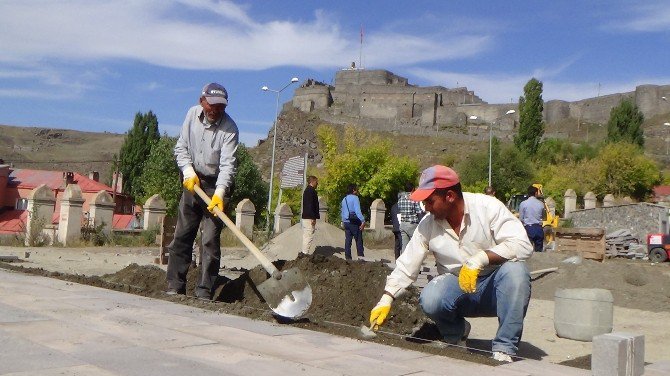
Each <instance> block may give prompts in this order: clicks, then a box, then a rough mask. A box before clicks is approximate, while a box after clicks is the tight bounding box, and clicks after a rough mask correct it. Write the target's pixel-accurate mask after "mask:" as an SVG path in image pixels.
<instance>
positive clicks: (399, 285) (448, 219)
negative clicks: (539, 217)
mask: <svg viewBox="0 0 670 376" xmlns="http://www.w3.org/2000/svg"><path fill="white" fill-rule="evenodd" d="M410 198H411V199H412V200H416V201H423V202H424V204H425V205H426V211H427V212H428V213H430V214H427V215H426V216H425V217H424V218H423V219H422V220H421V223H419V226H418V227H417V229H416V231H415V232H414V236H412V239H411V240H410V242H409V244H408V245H407V248H406V249H405V252H403V254H402V255H400V257H399V258H398V259H397V260H396V267H395V269H394V270H393V272H392V273H391V274H390V275H389V276H388V277H387V279H386V286H385V287H384V294H383V295H382V298H381V299H380V300H379V303H377V305H376V306H375V307H374V308H373V309H372V311H371V312H370V324H371V325H374V327H375V328H378V326H379V325H382V324H383V323H384V321H385V320H386V317H387V316H388V314H389V312H390V310H391V303H392V302H393V300H394V299H395V298H396V297H397V296H398V295H399V293H400V292H401V291H402V290H404V289H405V288H407V287H408V286H409V285H410V284H411V283H412V282H414V281H415V280H416V279H417V277H418V275H419V270H420V268H421V264H422V263H423V260H424V259H425V258H426V256H427V255H428V253H432V254H433V255H434V256H435V261H436V263H437V270H438V272H439V273H440V275H439V276H438V277H435V278H433V279H432V280H431V281H430V282H429V283H428V284H427V285H426V287H424V289H423V290H422V291H421V296H420V298H419V304H420V305H421V309H423V311H424V312H425V313H426V315H427V316H428V317H430V318H431V319H432V320H433V321H434V322H435V324H436V325H437V327H438V329H439V330H440V333H441V334H442V336H443V337H444V341H445V342H447V343H450V344H464V343H465V340H466V339H467V337H468V335H469V333H470V324H469V323H468V322H467V321H466V320H465V317H495V316H497V317H498V323H499V324H498V332H497V333H496V336H495V338H494V339H493V341H492V344H493V358H494V359H496V360H498V361H501V362H511V361H512V356H514V355H515V354H516V352H517V349H518V346H519V341H520V340H521V333H522V331H523V320H524V318H525V316H526V309H527V308H528V301H529V300H530V274H529V272H528V269H527V268H526V263H525V262H522V261H523V260H525V259H527V258H529V257H530V256H531V255H532V253H533V248H532V246H531V245H530V243H529V242H528V237H527V236H526V234H525V232H524V230H523V226H522V225H521V222H520V221H519V220H518V219H517V218H516V217H515V216H514V215H513V214H512V213H511V212H510V211H509V210H507V208H506V207H505V205H503V203H502V202H500V201H499V200H497V199H495V198H494V197H491V196H487V195H484V194H481V193H478V194H477V193H467V192H466V193H464V192H462V190H461V184H460V180H459V178H458V175H457V174H456V172H455V171H454V170H452V169H451V168H449V167H445V166H433V167H430V168H427V169H426V170H424V171H423V173H422V174H421V179H420V181H419V188H418V189H417V190H416V191H414V192H413V193H412V195H411V196H410Z"/></svg>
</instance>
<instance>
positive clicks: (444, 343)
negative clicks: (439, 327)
mask: <svg viewBox="0 0 670 376" xmlns="http://www.w3.org/2000/svg"><path fill="white" fill-rule="evenodd" d="M471 328H472V326H471V325H470V323H469V322H468V321H467V320H466V321H465V323H464V327H463V335H462V336H461V338H460V339H457V340H447V339H446V338H445V339H442V340H438V341H433V342H430V343H429V344H428V346H430V347H436V348H438V349H446V348H447V347H453V346H454V345H455V346H458V347H461V348H463V349H464V350H465V341H466V340H467V339H468V336H469V335H470V329H471Z"/></svg>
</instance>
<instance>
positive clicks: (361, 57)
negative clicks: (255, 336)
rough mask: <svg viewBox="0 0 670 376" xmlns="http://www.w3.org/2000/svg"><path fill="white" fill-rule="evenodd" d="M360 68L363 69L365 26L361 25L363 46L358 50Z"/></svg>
mask: <svg viewBox="0 0 670 376" xmlns="http://www.w3.org/2000/svg"><path fill="white" fill-rule="evenodd" d="M358 68H359V69H363V24H361V46H360V48H359V49H358Z"/></svg>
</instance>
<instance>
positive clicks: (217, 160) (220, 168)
mask: <svg viewBox="0 0 670 376" xmlns="http://www.w3.org/2000/svg"><path fill="white" fill-rule="evenodd" d="M238 140H239V131H238V130H237V124H235V121H233V119H231V117H230V116H229V115H228V114H227V113H226V114H224V116H223V117H222V118H221V120H220V121H219V122H218V124H215V125H211V124H209V123H207V122H206V121H205V120H204V113H203V110H202V106H200V105H197V106H193V107H191V108H190V109H189V110H188V113H187V114H186V119H184V125H182V128H181V133H180V134H179V139H178V140H177V144H176V145H175V147H174V155H175V157H176V159H177V166H179V169H180V170H181V171H182V172H183V171H184V169H186V168H187V167H189V166H192V167H193V169H194V170H195V171H196V173H197V174H198V176H199V177H200V178H212V179H213V178H216V187H217V188H223V189H226V190H228V188H230V186H231V185H232V184H233V178H234V176H235V169H236V160H235V151H236V150H237V144H238Z"/></svg>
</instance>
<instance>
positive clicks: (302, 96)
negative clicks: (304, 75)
mask: <svg viewBox="0 0 670 376" xmlns="http://www.w3.org/2000/svg"><path fill="white" fill-rule="evenodd" d="M292 102H293V103H292V104H293V107H295V108H300V109H301V110H302V109H303V108H310V111H311V110H321V109H326V108H328V107H330V105H331V104H332V103H333V98H332V97H331V95H330V88H329V87H328V86H325V85H315V86H308V87H299V88H297V89H296V90H295V94H294V95H293V101H292ZM303 111H304V110H303ZM304 112H309V111H304Z"/></svg>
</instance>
